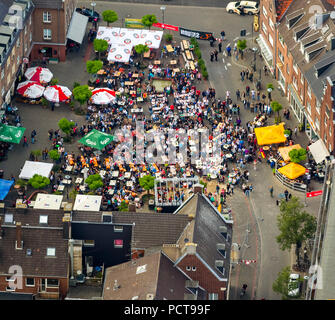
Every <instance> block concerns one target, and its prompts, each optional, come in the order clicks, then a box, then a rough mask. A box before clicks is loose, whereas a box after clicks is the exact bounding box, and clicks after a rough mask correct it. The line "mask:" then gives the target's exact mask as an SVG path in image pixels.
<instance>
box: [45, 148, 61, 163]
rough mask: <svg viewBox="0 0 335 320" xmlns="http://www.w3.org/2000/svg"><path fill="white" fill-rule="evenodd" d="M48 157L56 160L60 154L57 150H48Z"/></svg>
mask: <svg viewBox="0 0 335 320" xmlns="http://www.w3.org/2000/svg"><path fill="white" fill-rule="evenodd" d="M48 154H49V157H50V159H52V160H54V161H57V160H58V159H59V158H60V154H59V153H58V151H57V150H50V151H49V152H48Z"/></svg>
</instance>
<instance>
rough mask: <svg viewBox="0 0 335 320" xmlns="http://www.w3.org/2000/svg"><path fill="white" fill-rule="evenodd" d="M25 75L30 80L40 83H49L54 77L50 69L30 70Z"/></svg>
mask: <svg viewBox="0 0 335 320" xmlns="http://www.w3.org/2000/svg"><path fill="white" fill-rule="evenodd" d="M24 75H25V76H26V78H27V79H28V80H32V81H38V82H40V83H48V82H50V81H51V79H52V77H53V74H52V72H51V71H50V70H49V69H47V68H42V67H33V68H28V69H27V71H26V73H25V74H24Z"/></svg>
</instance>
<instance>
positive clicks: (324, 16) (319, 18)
mask: <svg viewBox="0 0 335 320" xmlns="http://www.w3.org/2000/svg"><path fill="white" fill-rule="evenodd" d="M329 17H330V13H316V14H315V27H316V29H320V28H321V27H322V26H323V24H324V23H325V22H326V21H327V20H328V18H329Z"/></svg>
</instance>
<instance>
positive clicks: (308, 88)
mask: <svg viewBox="0 0 335 320" xmlns="http://www.w3.org/2000/svg"><path fill="white" fill-rule="evenodd" d="M307 93H308V96H309V97H310V98H311V97H312V90H311V87H310V86H308V87H307Z"/></svg>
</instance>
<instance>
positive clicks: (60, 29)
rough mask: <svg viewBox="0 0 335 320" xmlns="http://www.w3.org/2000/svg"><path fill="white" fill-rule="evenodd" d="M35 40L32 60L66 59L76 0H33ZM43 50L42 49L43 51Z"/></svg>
mask: <svg viewBox="0 0 335 320" xmlns="http://www.w3.org/2000/svg"><path fill="white" fill-rule="evenodd" d="M33 2H34V4H35V10H34V13H33V24H34V32H33V41H34V46H33V50H32V53H31V59H32V60H42V59H43V58H44V57H45V58H49V59H50V58H51V59H56V60H58V61H65V59H66V42H67V38H66V36H67V32H68V28H69V25H70V22H71V18H72V15H73V13H74V11H75V8H76V2H77V1H76V0H52V1H51V0H33ZM41 50H42V51H41Z"/></svg>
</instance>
